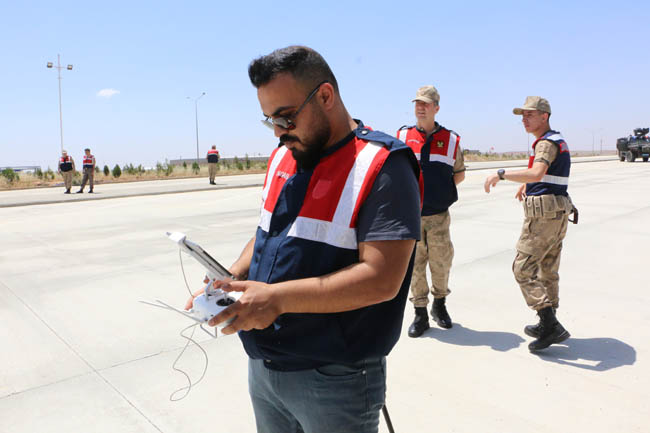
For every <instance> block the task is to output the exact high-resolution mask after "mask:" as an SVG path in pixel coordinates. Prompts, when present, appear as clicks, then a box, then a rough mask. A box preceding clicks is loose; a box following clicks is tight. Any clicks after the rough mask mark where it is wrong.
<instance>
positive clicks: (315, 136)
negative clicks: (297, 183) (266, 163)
mask: <svg viewBox="0 0 650 433" xmlns="http://www.w3.org/2000/svg"><path fill="white" fill-rule="evenodd" d="M318 120H319V121H318V122H315V123H316V124H315V126H314V127H313V128H312V130H311V133H310V135H309V136H308V137H304V138H303V139H302V140H301V139H299V138H298V137H296V136H295V135H291V134H283V135H281V136H280V142H282V144H286V143H290V142H297V143H301V144H302V145H303V147H304V150H300V149H296V148H295V147H294V148H292V149H290V150H291V154H292V155H293V159H295V160H296V164H297V165H298V167H299V168H302V169H304V170H311V169H312V168H314V167H316V164H318V161H319V160H320V157H321V154H322V153H323V148H324V147H325V144H327V142H328V140H329V138H330V135H331V130H330V127H329V124H328V123H327V121H326V119H325V118H321V119H318Z"/></svg>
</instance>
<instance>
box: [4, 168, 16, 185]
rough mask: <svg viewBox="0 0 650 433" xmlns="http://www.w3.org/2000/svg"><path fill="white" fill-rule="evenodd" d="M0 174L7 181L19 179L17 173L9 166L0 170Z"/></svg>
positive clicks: (11, 181)
mask: <svg viewBox="0 0 650 433" xmlns="http://www.w3.org/2000/svg"><path fill="white" fill-rule="evenodd" d="M0 176H2V177H4V178H5V179H7V182H9V183H14V182H17V181H19V180H20V177H19V176H18V174H17V173H16V172H15V171H14V170H13V169H11V168H5V169H4V170H2V172H0Z"/></svg>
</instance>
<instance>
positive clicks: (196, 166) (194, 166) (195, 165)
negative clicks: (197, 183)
mask: <svg viewBox="0 0 650 433" xmlns="http://www.w3.org/2000/svg"><path fill="white" fill-rule="evenodd" d="M199 171H201V167H200V166H199V163H198V162H196V161H194V162H193V163H192V172H193V173H194V174H199Z"/></svg>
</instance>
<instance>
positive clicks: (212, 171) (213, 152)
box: [206, 145, 219, 185]
mask: <svg viewBox="0 0 650 433" xmlns="http://www.w3.org/2000/svg"><path fill="white" fill-rule="evenodd" d="M206 158H207V160H208V174H209V175H210V185H216V183H214V179H215V177H216V176H217V163H218V162H219V151H218V150H217V146H215V145H213V146H212V149H210V150H208V155H207V157H206Z"/></svg>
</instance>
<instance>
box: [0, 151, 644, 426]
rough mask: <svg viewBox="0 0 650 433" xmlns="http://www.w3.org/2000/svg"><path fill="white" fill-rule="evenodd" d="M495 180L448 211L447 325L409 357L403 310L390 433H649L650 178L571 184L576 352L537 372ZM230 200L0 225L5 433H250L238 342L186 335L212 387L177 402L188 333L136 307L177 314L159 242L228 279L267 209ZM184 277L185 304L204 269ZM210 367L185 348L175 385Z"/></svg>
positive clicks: (67, 207) (516, 218) (171, 197)
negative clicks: (169, 234) (185, 251)
mask: <svg viewBox="0 0 650 433" xmlns="http://www.w3.org/2000/svg"><path fill="white" fill-rule="evenodd" d="M475 168H476V167H475ZM492 172H493V170H491V169H490V170H489V171H486V170H478V169H477V170H472V171H469V172H468V174H467V179H466V181H465V182H464V183H463V184H461V185H460V188H459V194H460V200H459V202H458V203H456V204H455V205H454V206H453V207H452V210H451V213H452V239H453V241H454V246H455V251H456V256H455V258H454V267H453V269H452V274H451V280H450V287H451V289H452V294H451V295H450V296H449V298H448V308H449V311H450V314H451V316H452V318H453V320H454V323H455V324H454V327H453V328H452V329H450V330H443V329H439V328H435V327H434V328H432V329H431V330H429V331H427V333H426V334H425V335H424V336H423V337H421V338H418V339H411V338H409V337H408V336H407V335H406V328H407V327H408V325H409V323H410V321H411V320H412V318H413V310H412V308H411V306H410V305H407V313H406V318H405V322H404V327H403V330H402V338H401V339H400V341H399V342H398V344H397V346H396V347H395V349H394V350H393V352H392V353H391V354H390V356H389V358H388V394H387V406H388V408H389V410H390V414H391V417H392V420H393V424H394V426H395V430H396V431H397V432H399V433H403V432H418V431H435V432H468V433H469V432H569V431H577V432H591V433H596V432H603V433H605V432H606V433H611V432H626V433H627V432H646V431H648V427H647V426H648V425H649V423H650V363H649V361H648V357H646V356H645V355H648V354H649V353H650V341H649V339H648V334H647V333H648V331H647V330H648V329H650V326H649V325H650V302H649V300H648V283H647V276H646V273H645V271H646V269H647V268H648V260H649V259H650V224H649V223H650V199H649V198H648V197H649V195H648V192H649V191H650V164H644V163H640V162H637V163H620V162H616V161H611V160H609V161H600V162H592V163H588V164H574V166H573V167H572V177H571V184H570V186H569V189H570V193H571V195H572V198H573V201H574V202H575V204H576V205H577V206H578V207H579V209H580V224H578V225H571V226H570V227H569V232H568V235H567V237H566V240H565V246H564V251H563V257H562V266H561V268H560V276H561V281H560V296H561V306H560V310H559V312H558V317H559V319H560V320H561V321H562V323H563V324H564V326H565V327H566V328H567V329H568V330H569V331H570V332H571V334H572V338H570V339H569V340H567V341H566V342H565V343H564V344H562V345H556V346H553V347H552V348H550V349H549V350H547V351H546V352H544V354H542V355H532V354H530V353H529V352H528V350H527V347H526V345H527V343H528V340H529V338H528V337H526V336H525V335H524V334H523V327H524V325H526V324H528V323H533V322H534V321H535V317H534V315H533V313H532V312H531V311H530V310H528V309H527V307H526V305H525V303H524V300H523V297H522V296H521V293H520V291H519V288H518V287H517V285H516V283H515V281H514V278H513V277H512V273H511V263H512V259H513V257H514V254H515V251H514V245H515V242H516V240H517V237H518V235H519V230H520V227H521V221H522V218H523V216H522V210H521V208H520V205H519V204H518V203H517V202H516V200H515V199H514V194H515V190H516V185H515V184H513V183H508V182H502V183H499V184H498V185H497V187H496V189H495V190H494V191H493V192H492V193H490V194H489V195H488V194H486V193H485V192H484V191H483V181H484V179H485V177H486V176H487V174H488V173H492ZM204 181H205V180H204ZM166 182H170V181H166ZM256 182H257V183H259V179H258V180H257V181H256ZM205 183H206V186H208V185H207V181H205ZM169 185H170V184H167V185H166V186H160V185H158V186H153V187H152V188H154V189H153V190H149V192H152V191H154V190H155V188H162V190H165V189H167V188H168V187H169ZM242 186H245V185H240V187H238V188H223V189H210V190H203V191H195V192H182V191H181V190H179V191H176V192H177V193H175V194H162V195H139V194H134V196H131V197H122V198H118V197H117V195H116V196H115V197H114V198H113V199H111V200H90V201H79V200H77V199H76V198H74V200H71V201H69V202H64V203H56V204H38V203H39V202H38V200H34V201H32V202H23V203H22V204H20V205H12V207H4V208H1V209H0V245H2V248H1V249H0V321H1V323H2V326H0V347H1V348H2V350H1V351H2V355H0V432H1V433H23V432H24V433H27V432H29V433H32V432H78V431H84V432H107V433H108V432H110V433H126V432H129V433H131V432H165V433H167V432H197V431H214V432H220V433H221V432H233V433H235V432H236V433H240V432H253V431H255V424H254V420H253V414H252V409H251V406H250V402H249V399H248V392H247V382H246V371H247V365H246V355H245V354H244V352H243V350H242V348H241V344H240V343H239V340H238V339H237V338H236V337H232V336H229V337H219V338H217V339H211V338H210V337H208V336H207V335H205V334H203V333H202V332H198V333H196V334H195V337H197V339H198V340H199V341H200V342H201V344H202V346H203V347H204V348H205V350H206V351H207V353H208V356H209V365H208V367H207V373H206V376H205V378H204V380H203V382H201V383H199V384H198V385H196V386H195V387H193V388H192V390H191V392H190V393H189V395H188V396H187V397H186V398H185V399H183V400H181V401H178V402H171V401H170V400H169V396H170V394H171V393H172V392H174V391H175V390H176V389H178V388H181V387H183V386H185V384H186V380H185V378H184V376H182V375H181V374H179V373H177V372H175V371H173V370H172V367H171V366H172V363H173V362H174V360H175V359H176V357H177V356H178V355H179V353H180V351H181V349H182V347H183V345H184V343H185V341H184V340H183V339H182V338H181V337H180V336H179V331H180V330H181V329H183V328H184V327H185V326H187V325H189V322H188V321H187V319H185V318H183V317H181V316H180V315H177V314H175V313H172V312H167V311H163V310H157V309H154V308H153V307H148V306H146V305H143V304H141V303H138V300H141V299H144V300H153V299H161V300H163V301H165V302H168V303H170V304H173V305H177V306H181V305H182V304H183V303H184V301H185V299H186V297H187V289H186V288H185V283H184V281H183V275H182V273H181V267H180V265H179V255H178V252H177V248H176V246H175V245H174V244H172V243H171V242H170V241H169V240H167V239H166V238H165V236H164V233H165V232H166V231H174V230H176V231H182V232H185V233H187V234H188V236H189V238H190V239H192V240H195V241H197V242H199V243H200V244H201V245H202V246H203V247H204V248H205V249H206V250H208V251H209V252H210V253H211V254H212V255H213V256H214V257H215V258H217V259H218V260H219V261H221V262H222V263H224V264H227V265H229V264H230V263H231V262H232V261H233V260H234V259H235V258H236V257H237V256H238V254H239V252H240V250H241V248H242V247H243V245H244V243H245V242H246V241H247V240H248V239H249V238H250V236H251V235H252V234H253V232H254V229H255V226H256V224H257V220H258V213H259V204H260V187H259V186H254V187H242ZM104 187H106V188H107V187H108V185H106V186H103V187H102V189H104ZM129 188H133V189H137V186H135V185H132V186H129ZM185 188H188V189H191V188H189V187H185ZM181 189H182V188H181ZM97 190H98V192H99V191H100V189H99V188H97ZM52 191H54V190H52ZM12 193H14V192H12ZM41 193H42V191H41ZM59 193H60V191H58V192H57V195H58V194H59ZM141 193H144V194H146V193H147V191H144V192H143V191H141ZM23 194H24V193H23ZM34 194H37V193H34ZM79 196H81V194H80V195H79ZM84 196H85V194H84ZM7 197H9V199H11V197H14V196H12V195H11V194H8V193H3V194H0V202H2V203H5V204H7V203H8V200H9V199H8V198H7ZM14 200H15V199H14ZM183 263H184V269H185V272H186V274H187V277H188V281H189V282H190V284H191V288H192V289H195V288H197V287H198V286H199V285H200V283H199V280H200V279H201V276H202V271H201V268H200V267H199V266H198V265H197V264H196V263H194V262H193V261H192V260H191V259H190V258H187V257H186V258H185V259H184V261H183ZM203 362H204V360H203V358H202V355H201V352H200V351H199V350H197V349H196V348H190V349H188V351H187V352H186V353H185V354H184V355H183V358H182V359H181V361H180V368H182V369H183V370H185V371H187V372H188V374H189V375H190V376H191V377H192V379H194V380H196V379H198V377H199V376H200V375H201V372H202V371H203ZM380 431H382V432H385V431H387V430H386V427H385V425H384V424H383V420H382V425H381V426H380Z"/></svg>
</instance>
